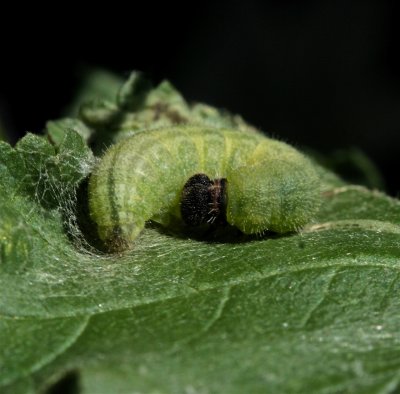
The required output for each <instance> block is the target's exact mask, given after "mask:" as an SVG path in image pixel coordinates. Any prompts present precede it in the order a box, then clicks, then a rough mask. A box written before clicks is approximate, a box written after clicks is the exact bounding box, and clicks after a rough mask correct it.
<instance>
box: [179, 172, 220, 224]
mask: <svg viewBox="0 0 400 394" xmlns="http://www.w3.org/2000/svg"><path fill="white" fill-rule="evenodd" d="M226 184H227V181H226V179H225V178H219V179H218V178H217V179H214V180H211V179H210V178H209V177H208V176H207V175H205V174H196V175H193V176H192V177H190V178H189V180H188V181H187V182H186V183H185V186H184V187H183V191H182V199H181V215H182V219H183V220H184V222H185V223H186V224H188V225H189V226H200V225H202V224H206V223H209V224H211V223H216V222H222V223H223V222H225V221H226V203H227V198H226Z"/></svg>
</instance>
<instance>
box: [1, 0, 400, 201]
mask: <svg viewBox="0 0 400 394" xmlns="http://www.w3.org/2000/svg"><path fill="white" fill-rule="evenodd" d="M396 3H397V4H396ZM399 3H400V2H396V1H385V0H365V1H311V0H308V1H279V0H276V1H219V2H214V3H212V2H202V3H187V5H186V6H182V7H183V8H180V9H171V8H170V4H169V3H168V4H167V5H164V6H163V7H162V8H160V6H159V5H157V4H156V3H151V4H145V3H129V4H127V5H126V6H117V5H115V6H113V5H112V4H111V3H108V5H107V6H106V5H104V6H101V4H100V3H99V4H97V6H96V7H97V8H93V9H91V10H86V11H84V10H82V9H81V8H80V6H74V5H72V4H68V6H66V5H63V4H62V3H57V4H56V5H55V6H53V7H54V9H50V8H47V9H46V12H45V13H43V14H40V12H38V10H37V9H36V8H33V9H32V10H30V9H29V8H28V6H24V8H23V13H22V12H21V10H16V11H15V12H11V11H10V13H9V14H8V13H2V19H3V20H4V21H6V22H8V23H7V24H6V25H5V24H4V23H3V25H2V27H1V28H0V29H1V36H2V38H1V40H2V41H1V42H2V45H1V47H2V48H1V49H0V50H1V51H2V54H3V55H2V56H1V58H2V59H0V71H1V72H0V111H1V113H0V115H1V118H3V120H4V122H5V123H6V126H7V130H8V131H9V134H10V135H11V138H12V140H13V141H15V140H16V139H17V138H19V137H20V136H21V135H23V134H24V132H25V131H28V130H29V131H34V132H40V131H41V130H42V129H43V126H44V123H45V121H46V120H48V119H54V118H57V117H59V116H61V115H62V110H63V109H64V108H65V106H66V105H67V104H68V103H69V102H70V100H71V99H72V98H73V96H74V91H75V88H76V86H77V84H78V83H79V80H80V77H81V74H82V72H81V70H82V69H83V66H90V65H92V66H101V67H103V68H106V69H109V70H111V71H115V72H117V73H120V74H122V75H127V74H128V72H129V71H130V70H132V69H138V70H143V71H146V72H147V73H148V74H149V75H150V76H151V77H152V78H153V80H154V81H155V82H158V81H160V80H161V79H163V78H167V79H169V80H170V81H171V82H173V83H174V85H175V86H176V87H177V88H178V89H179V90H180V91H181V92H182V93H183V94H184V96H185V97H186V98H188V99H189V100H195V101H204V102H207V103H209V104H212V105H215V106H218V107H224V108H227V109H229V110H230V111H232V112H234V113H239V114H242V115H243V117H244V118H245V119H247V120H248V121H249V122H251V123H252V124H254V125H255V126H258V127H259V128H261V129H262V130H264V131H266V132H268V133H270V134H272V135H274V136H277V137H279V138H281V139H283V140H285V141H288V142H290V143H294V144H295V145H297V146H308V147H311V148H313V149H317V150H319V151H320V152H321V153H324V154H327V153H330V152H332V151H333V150H335V149H338V148H348V147H352V146H358V147H360V148H361V149H362V150H363V151H364V152H365V153H366V154H367V155H368V156H369V157H370V158H371V159H372V160H373V161H374V162H375V163H376V164H377V166H378V168H379V169H380V170H381V171H382V173H383V174H384V177H385V179H386V183H387V190H388V191H389V192H390V193H391V194H392V195H399V191H400V186H399V182H398V164H397V161H398V155H399V153H400V149H399V143H400V61H399V57H398V50H399V45H398V42H399V41H398V37H399V31H400V26H399V12H398V11H399V10H400V7H399ZM138 4H140V7H139V6H138ZM49 7H51V6H49ZM102 7H103V8H102ZM107 7H108V8H107ZM111 7H113V8H111ZM185 7H186V8H185Z"/></svg>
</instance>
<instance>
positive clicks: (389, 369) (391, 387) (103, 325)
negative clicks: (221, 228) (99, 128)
mask: <svg viewBox="0 0 400 394" xmlns="http://www.w3.org/2000/svg"><path fill="white" fill-rule="evenodd" d="M125 93H126V92H125ZM126 97H128V96H126ZM128 98H129V97H128ZM128 98H126V99H125V101H126V102H127V103H128V102H131V101H130V99H129V100H128ZM68 125H69V126H74V123H73V122H72V123H71V122H68ZM50 126H51V127H53V126H54V128H53V129H51V127H50V129H51V130H49V134H50V135H53V134H54V135H53V137H54V136H55V138H53V142H54V143H55V145H51V144H50V143H49V142H47V140H46V139H45V138H43V137H38V136H33V135H28V136H27V137H25V138H24V139H23V140H21V141H20V142H19V143H18V144H17V145H16V147H15V148H11V147H10V146H9V145H8V144H6V143H0V212H1V213H0V217H1V222H0V344H1V346H0V392H1V393H6V394H9V393H17V394H20V393H21V394H22V393H32V394H33V393H36V392H42V391H46V390H47V389H49V388H51V387H52V385H54V384H56V382H58V381H59V380H60V379H61V380H62V379H63V378H64V380H65V381H68V380H69V382H70V383H71V381H72V387H74V388H75V389H77V390H79V391H80V392H82V393H94V394H102V393H107V394H108V393H124V394H125V393H265V392H271V393H292V392H307V393H308V392H310V393H339V392H340V393H346V392H348V393H375V392H376V393H394V392H397V391H398V390H399V388H400V384H399V381H400V330H399V328H400V297H399V294H400V280H399V270H400V203H399V201H398V200H396V199H392V198H389V197H387V196H385V195H383V194H381V193H378V192H374V191H369V190H367V189H366V188H363V187H361V186H352V185H345V184H343V182H341V181H340V180H338V179H337V178H336V177H335V176H334V175H333V174H330V173H327V172H325V171H324V170H322V169H321V170H320V171H321V176H322V178H323V179H324V192H323V204H322V208H321V210H320V212H319V214H318V217H317V218H315V220H314V222H313V223H310V224H309V225H308V226H307V227H306V228H305V229H303V231H302V232H301V233H298V234H290V235H287V236H280V237H278V236H266V237H263V238H248V237H240V236H235V237H232V238H229V239H226V240H225V241H222V240H218V239H213V238H212V237H209V236H208V237H203V238H202V237H200V236H197V237H192V238H190V237H189V235H188V234H185V233H184V232H179V233H174V232H173V231H172V230H168V231H165V230H164V229H161V228H157V227H154V226H148V228H146V230H145V231H144V232H143V233H142V234H141V235H140V236H139V238H138V239H137V241H136V244H135V248H134V249H133V250H132V251H130V252H129V253H126V254H122V255H104V254H99V253H96V252H95V251H93V250H85V249H84V248H83V247H82V245H83V240H82V239H81V237H80V234H79V232H78V229H77V227H76V220H75V218H74V215H75V214H76V212H75V211H74V207H73V203H74V202H76V200H77V195H76V187H77V185H78V184H79V183H80V182H81V181H82V179H83V178H84V177H85V176H86V175H87V174H88V173H89V172H90V169H91V165H92V163H93V157H92V155H91V152H90V151H89V150H88V148H87V147H86V145H85V144H84V142H83V139H82V137H81V136H80V135H79V134H78V133H79V130H77V131H78V132H74V131H71V130H64V129H63V127H65V124H63V123H57V124H53V125H50ZM63 130H64V132H63ZM52 133H53V134H52ZM64 134H65V136H64ZM79 196H80V197H79V198H84V196H81V195H79ZM79 198H78V200H79ZM45 202H46V203H45ZM77 386H78V387H77Z"/></svg>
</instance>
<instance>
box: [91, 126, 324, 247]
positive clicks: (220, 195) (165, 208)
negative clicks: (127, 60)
mask: <svg viewBox="0 0 400 394" xmlns="http://www.w3.org/2000/svg"><path fill="white" fill-rule="evenodd" d="M320 200H321V197H320V180H319V177H318V175H317V173H316V171H315V169H314V165H313V163H312V162H311V161H310V160H309V159H308V158H307V157H306V156H305V155H303V154H302V153H300V152H299V151H298V150H296V149H295V148H293V147H292V146H290V145H288V144H286V143H284V142H281V141H277V140H275V139H271V138H268V137H266V136H264V135H263V134H261V133H256V132H252V133H250V132H245V131H240V130H236V129H222V128H213V127H209V126H198V125H193V126H190V125H186V126H170V127H165V128H161V129H156V130H149V131H146V132H141V133H138V134H136V135H134V136H132V137H129V138H127V139H125V140H123V141H121V142H119V143H117V144H116V145H114V146H112V147H111V148H110V149H109V150H108V151H107V152H106V153H105V155H104V156H103V158H102V159H101V160H100V162H99V164H98V165H97V166H96V168H95V169H94V171H93V173H92V175H91V177H90V180H89V211H90V217H91V219H92V220H93V221H94V223H95V224H96V227H97V233H98V236H99V238H100V239H101V240H102V242H103V243H104V245H105V248H106V249H107V250H108V251H110V252H112V251H123V250H125V249H129V248H131V247H132V245H133V241H134V240H135V238H136V237H137V236H138V235H139V233H140V232H141V231H142V230H143V228H144V226H145V223H146V221H148V220H152V221H154V222H157V223H159V224H161V225H162V226H165V227H168V226H171V224H172V223H176V222H177V221H180V222H184V223H187V224H188V225H189V226H196V225H202V224H204V223H211V222H215V221H217V222H218V221H226V222H227V223H229V224H230V225H232V226H235V227H237V228H238V229H239V230H241V231H242V232H243V233H245V234H258V233H263V232H265V231H273V232H276V233H288V232H293V231H298V230H299V229H301V227H303V226H304V225H305V224H307V223H308V222H310V220H312V219H313V217H314V215H315V214H316V212H317V210H318V208H319V205H320Z"/></svg>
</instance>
